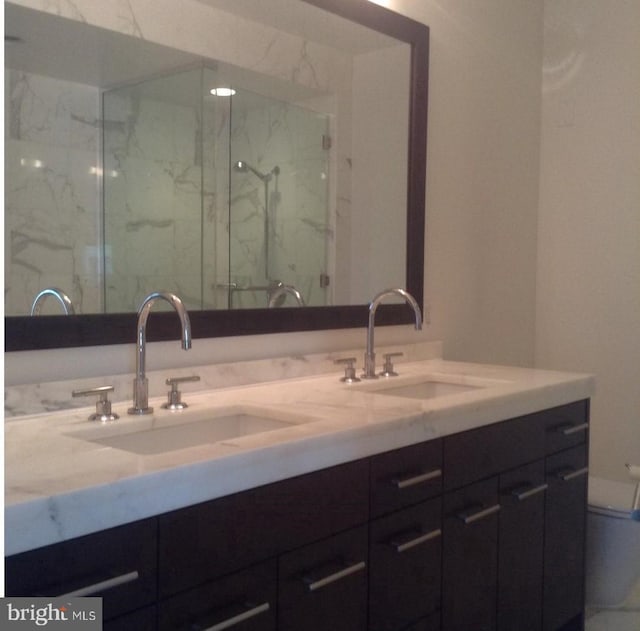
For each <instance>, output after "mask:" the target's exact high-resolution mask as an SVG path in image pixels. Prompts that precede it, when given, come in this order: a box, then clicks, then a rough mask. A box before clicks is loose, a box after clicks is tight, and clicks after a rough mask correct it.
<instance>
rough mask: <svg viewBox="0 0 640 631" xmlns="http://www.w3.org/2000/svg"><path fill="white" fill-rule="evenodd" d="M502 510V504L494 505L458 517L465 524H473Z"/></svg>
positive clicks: (460, 514) (459, 514)
mask: <svg viewBox="0 0 640 631" xmlns="http://www.w3.org/2000/svg"><path fill="white" fill-rule="evenodd" d="M499 510H500V504H494V505H493V506H489V508H483V509H480V510H477V511H475V512H472V513H467V512H465V513H458V517H459V518H460V519H462V521H463V522H464V523H465V524H472V523H473V522H475V521H479V520H480V519H484V518H485V517H489V516H490V515H493V514H494V513H497V512H498V511H499Z"/></svg>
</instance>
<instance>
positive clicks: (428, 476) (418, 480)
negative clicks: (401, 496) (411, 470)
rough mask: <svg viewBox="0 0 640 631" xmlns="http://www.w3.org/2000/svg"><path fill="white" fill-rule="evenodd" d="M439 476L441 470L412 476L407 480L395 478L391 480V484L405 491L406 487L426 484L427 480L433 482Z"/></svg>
mask: <svg viewBox="0 0 640 631" xmlns="http://www.w3.org/2000/svg"><path fill="white" fill-rule="evenodd" d="M441 476H442V469H434V470H433V471H428V472H427V473H421V474H419V475H414V476H411V477H409V478H400V479H397V478H396V479H394V480H392V482H393V484H394V485H395V486H396V487H397V488H399V489H406V488H407V487H410V486H415V485H416V484H422V483H423V482H428V481H429V480H435V479H436V478H439V477H441Z"/></svg>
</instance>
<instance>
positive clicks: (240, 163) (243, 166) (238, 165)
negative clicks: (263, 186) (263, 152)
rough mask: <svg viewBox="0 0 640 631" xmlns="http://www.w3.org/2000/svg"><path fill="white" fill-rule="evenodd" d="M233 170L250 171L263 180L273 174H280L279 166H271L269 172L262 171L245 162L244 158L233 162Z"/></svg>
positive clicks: (268, 178) (237, 171) (265, 180)
mask: <svg viewBox="0 0 640 631" xmlns="http://www.w3.org/2000/svg"><path fill="white" fill-rule="evenodd" d="M233 170H234V171H235V172H236V173H249V172H251V173H253V174H254V175H255V176H256V177H258V178H260V179H261V180H262V181H263V182H268V181H269V180H270V179H271V178H272V177H273V176H274V175H279V174H280V167H279V166H275V167H273V169H271V171H269V173H262V172H261V171H258V169H256V168H254V167H252V166H251V165H250V164H249V163H248V162H245V161H244V160H236V162H234V163H233Z"/></svg>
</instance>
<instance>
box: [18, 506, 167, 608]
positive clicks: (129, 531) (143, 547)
mask: <svg viewBox="0 0 640 631" xmlns="http://www.w3.org/2000/svg"><path fill="white" fill-rule="evenodd" d="M156 550H157V522H156V520H155V519H148V520H144V521H140V522H135V523H133V524H127V525H125V526H118V527H116V528H111V529H109V530H105V531H102V532H99V533H95V534H91V535H86V536H84V537H78V538H77V539H72V540H70V541H64V542H62V543H56V544H53V545H51V546H47V547H45V548H38V549H36V550H30V551H28V552H23V553H21V554H16V555H13V556H10V557H8V558H7V559H6V563H5V571H6V583H5V584H6V594H7V595H8V596H61V595H74V592H77V593H76V594H75V595H78V596H101V597H102V599H103V600H102V612H103V618H104V619H105V620H108V619H110V618H114V617H116V616H119V615H121V614H123V613H126V612H128V611H132V610H134V609H137V608H140V607H143V606H144V605H147V604H150V603H152V602H153V601H154V600H155V598H156ZM78 590H82V591H81V592H78Z"/></svg>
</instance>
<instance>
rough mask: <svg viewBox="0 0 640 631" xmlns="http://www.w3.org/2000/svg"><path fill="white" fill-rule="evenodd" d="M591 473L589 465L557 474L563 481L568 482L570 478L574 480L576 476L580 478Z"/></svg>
mask: <svg viewBox="0 0 640 631" xmlns="http://www.w3.org/2000/svg"><path fill="white" fill-rule="evenodd" d="M587 473H589V467H582V468H581V469H576V470H575V471H566V470H565V472H564V473H563V472H562V471H560V472H559V473H558V474H557V475H558V477H559V478H560V479H561V480H562V481H563V482H567V481H568V480H573V479H574V478H580V477H582V476H583V475H587Z"/></svg>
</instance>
